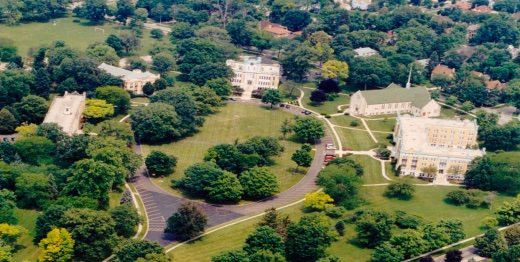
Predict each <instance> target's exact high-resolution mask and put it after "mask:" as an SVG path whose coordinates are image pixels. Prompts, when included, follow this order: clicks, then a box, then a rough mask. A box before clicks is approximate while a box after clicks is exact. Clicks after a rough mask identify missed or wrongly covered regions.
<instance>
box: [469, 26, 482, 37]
mask: <svg viewBox="0 0 520 262" xmlns="http://www.w3.org/2000/svg"><path fill="white" fill-rule="evenodd" d="M479 27H480V25H478V24H475V25H473V24H470V25H468V28H467V31H468V32H467V33H466V38H467V39H471V38H473V36H475V35H476V34H477V30H478V28H479Z"/></svg>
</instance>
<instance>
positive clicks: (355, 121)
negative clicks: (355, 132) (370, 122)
mask: <svg viewBox="0 0 520 262" xmlns="http://www.w3.org/2000/svg"><path fill="white" fill-rule="evenodd" d="M358 125H359V121H357V120H352V121H350V126H358Z"/></svg>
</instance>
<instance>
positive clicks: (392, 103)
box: [349, 83, 441, 117]
mask: <svg viewBox="0 0 520 262" xmlns="http://www.w3.org/2000/svg"><path fill="white" fill-rule="evenodd" d="M349 112H350V114H353V115H363V116H370V115H383V114H396V113H411V114H413V115H416V116H426V117H435V116H439V115H440V114H441V107H440V105H439V104H437V102H435V100H433V99H431V97H430V94H429V93H428V90H426V88H425V87H411V88H402V87H401V86H399V85H396V84H393V83H392V84H390V85H389V86H388V87H387V88H385V89H381V90H370V91H357V92H356V93H354V94H353V95H352V97H351V98H350V106H349Z"/></svg>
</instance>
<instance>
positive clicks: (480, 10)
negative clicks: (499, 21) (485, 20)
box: [472, 5, 493, 13]
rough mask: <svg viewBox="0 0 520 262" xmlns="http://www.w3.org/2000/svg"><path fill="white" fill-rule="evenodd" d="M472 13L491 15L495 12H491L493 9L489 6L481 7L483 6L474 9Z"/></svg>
mask: <svg viewBox="0 0 520 262" xmlns="http://www.w3.org/2000/svg"><path fill="white" fill-rule="evenodd" d="M472 11H475V12H479V13H491V12H492V11H493V10H491V8H489V7H488V6H485V5H481V6H476V7H475V8H473V10H472Z"/></svg>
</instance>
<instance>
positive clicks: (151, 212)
mask: <svg viewBox="0 0 520 262" xmlns="http://www.w3.org/2000/svg"><path fill="white" fill-rule="evenodd" d="M233 103H245V104H255V105H258V104H259V103H258V102H257V101H254V100H251V101H244V102H242V101H236V102H233ZM282 110H285V111H288V112H291V113H294V114H297V115H302V113H301V111H302V109H300V108H296V107H291V108H290V109H286V108H283V109H282ZM330 143H334V140H333V139H332V136H331V135H330V134H329V132H328V131H327V130H326V135H325V137H324V138H322V139H319V140H318V141H317V143H316V154H315V158H314V161H313V162H312V165H311V167H310V168H309V170H308V171H307V174H306V175H305V176H304V177H303V178H302V179H301V180H300V181H299V182H298V183H297V184H296V185H294V186H293V187H291V188H290V189H288V190H286V191H284V192H282V193H280V194H278V195H276V196H273V197H271V198H268V199H265V200H262V201H258V202H255V203H251V204H247V205H240V206H237V205H212V204H206V203H202V202H197V204H198V205H199V206H200V207H201V208H202V209H204V211H205V212H206V214H207V215H208V217H209V223H208V224H209V225H208V226H209V227H212V226H216V225H220V224H223V223H226V222H228V221H231V220H234V219H236V218H239V217H242V216H248V215H253V214H258V213H261V212H263V211H264V210H265V209H267V208H270V207H280V206H284V205H287V204H290V203H293V202H295V201H297V200H300V199H302V198H304V196H305V194H307V193H309V192H311V191H313V190H315V189H316V187H317V185H316V177H317V175H318V173H319V171H320V170H321V168H322V166H323V165H322V164H323V157H324V155H325V153H326V150H325V144H330ZM134 150H135V151H136V152H137V153H141V147H140V146H139V145H136V146H134ZM131 182H132V183H133V184H134V186H135V188H136V189H137V191H138V192H139V194H140V195H141V198H142V199H143V202H144V206H145V211H146V214H147V215H148V221H149V227H148V233H147V234H146V237H145V238H146V239H148V240H151V241H157V242H159V244H161V245H163V246H167V245H170V244H171V243H173V242H175V239H174V236H172V235H168V234H164V233H163V230H164V228H165V227H166V222H165V220H166V219H168V217H170V216H171V215H172V214H173V213H174V212H176V211H177V208H179V206H180V205H181V204H182V203H183V202H184V201H186V199H184V198H182V197H179V196H175V195H171V194H169V193H168V192H166V191H164V190H163V189H161V188H158V187H157V186H155V185H154V184H153V183H152V181H151V180H150V178H148V176H147V173H146V169H145V166H144V165H143V166H142V167H141V169H140V170H139V171H138V172H137V174H136V176H135V177H134V178H132V180H131Z"/></svg>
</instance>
